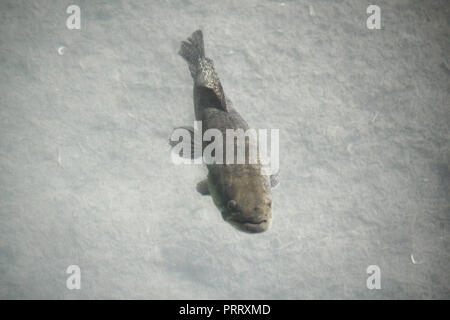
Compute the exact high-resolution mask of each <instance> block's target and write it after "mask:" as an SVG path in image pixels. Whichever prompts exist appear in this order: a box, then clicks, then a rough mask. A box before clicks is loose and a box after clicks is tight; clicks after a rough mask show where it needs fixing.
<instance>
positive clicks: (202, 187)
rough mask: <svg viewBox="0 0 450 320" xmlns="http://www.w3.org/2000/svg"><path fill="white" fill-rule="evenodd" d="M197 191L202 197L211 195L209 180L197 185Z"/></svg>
mask: <svg viewBox="0 0 450 320" xmlns="http://www.w3.org/2000/svg"><path fill="white" fill-rule="evenodd" d="M196 189H197V191H198V193H200V194H201V195H202V196H208V195H210V193H209V187H208V179H205V180H202V181H200V182H199V183H197V187H196Z"/></svg>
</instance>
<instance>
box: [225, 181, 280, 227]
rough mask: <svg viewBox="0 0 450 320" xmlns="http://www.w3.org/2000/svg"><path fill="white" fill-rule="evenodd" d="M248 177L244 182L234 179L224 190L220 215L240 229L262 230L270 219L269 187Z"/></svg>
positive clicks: (270, 201)
mask: <svg viewBox="0 0 450 320" xmlns="http://www.w3.org/2000/svg"><path fill="white" fill-rule="evenodd" d="M248 179H249V178H247V181H246V182H245V183H241V182H239V181H234V183H232V184H231V185H230V186H229V187H228V188H227V189H226V190H225V197H224V199H223V202H222V206H221V208H220V209H221V213H222V217H223V219H224V220H225V221H226V222H228V223H230V224H231V225H232V226H233V227H235V228H236V229H238V230H240V231H243V232H247V233H260V232H264V231H266V230H268V229H269V227H270V223H271V221H272V198H271V194H270V188H268V187H266V186H264V185H262V184H261V183H258V181H248ZM258 179H259V177H256V180H258Z"/></svg>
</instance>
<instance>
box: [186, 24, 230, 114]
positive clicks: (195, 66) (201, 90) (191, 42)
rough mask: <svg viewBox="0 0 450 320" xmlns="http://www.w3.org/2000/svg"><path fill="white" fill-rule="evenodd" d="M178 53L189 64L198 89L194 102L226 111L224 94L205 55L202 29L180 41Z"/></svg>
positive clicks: (211, 62) (195, 87)
mask: <svg viewBox="0 0 450 320" xmlns="http://www.w3.org/2000/svg"><path fill="white" fill-rule="evenodd" d="M178 54H179V55H180V56H182V57H183V58H184V59H185V60H186V61H187V63H188V65H189V71H190V72H191V76H192V78H193V79H194V89H195V90H197V91H198V92H197V94H196V95H195V94H194V95H195V96H197V97H198V99H197V100H198V101H197V103H196V104H207V105H209V106H210V107H211V106H215V107H217V108H219V109H222V110H224V111H228V109H227V103H226V99H225V94H224V92H223V89H222V85H221V84H220V80H219V77H218V76H217V73H216V71H215V70H214V64H213V61H212V60H211V59H208V58H206V56H205V47H204V44H203V34H202V31H201V30H197V31H195V32H194V33H193V34H192V35H191V36H190V37H189V38H188V39H187V41H182V42H181V48H180V51H179V52H178ZM200 100H201V101H200Z"/></svg>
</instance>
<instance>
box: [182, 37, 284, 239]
mask: <svg viewBox="0 0 450 320" xmlns="http://www.w3.org/2000/svg"><path fill="white" fill-rule="evenodd" d="M179 54H180V55H181V56H182V57H183V58H184V59H185V60H186V61H187V63H188V66H189V70H190V72H191V76H192V78H193V80H194V89H193V96H194V111H195V118H196V120H197V121H201V123H202V136H203V133H204V132H205V131H206V130H208V129H217V130H219V131H220V132H221V133H222V136H223V137H224V138H223V139H224V140H223V146H226V139H227V135H226V133H227V129H234V130H236V129H242V130H244V131H246V130H247V129H249V126H248V124H247V122H246V121H245V120H244V119H243V118H242V116H241V115H240V114H239V113H238V112H237V111H236V110H235V109H234V108H233V107H232V105H231V101H230V100H229V99H227V98H226V97H225V93H224V90H223V88H222V85H221V83H220V80H219V77H218V75H217V73H216V71H215V69H214V65H213V61H212V60H211V59H209V58H207V57H206V56H205V49H204V43H203V35H202V32H201V30H197V31H195V32H194V33H193V34H192V35H191V37H189V38H188V40H187V41H183V42H182V43H181V48H180V51H179ZM233 139H234V138H233ZM234 143H235V141H234ZM250 143H251V142H250V141H249V140H246V141H245V149H246V155H245V158H246V162H245V164H237V163H236V162H235V163H232V164H229V163H226V162H225V161H224V162H223V163H221V164H218V163H214V164H207V168H208V177H207V179H206V180H204V181H201V182H200V183H199V184H198V185H197V190H198V191H199V192H200V193H201V194H203V195H211V196H212V199H213V201H214V203H215V205H216V206H217V208H218V209H219V210H220V212H221V213H222V217H223V219H224V220H225V221H227V222H229V223H230V224H231V225H232V226H234V227H235V228H237V229H238V230H241V231H244V232H249V233H259V232H263V231H266V230H267V229H268V228H269V226H270V223H271V220H272V195H271V187H272V185H271V181H272V182H273V181H275V180H276V179H272V180H271V179H270V177H269V176H267V175H264V174H262V172H261V169H262V164H261V161H260V159H259V158H258V159H257V161H256V162H253V163H250V161H249V158H248V153H249V148H250ZM206 145H207V142H203V149H204V148H205V147H206ZM223 154H224V155H225V154H226V151H225V149H224V153H223ZM235 160H236V156H235Z"/></svg>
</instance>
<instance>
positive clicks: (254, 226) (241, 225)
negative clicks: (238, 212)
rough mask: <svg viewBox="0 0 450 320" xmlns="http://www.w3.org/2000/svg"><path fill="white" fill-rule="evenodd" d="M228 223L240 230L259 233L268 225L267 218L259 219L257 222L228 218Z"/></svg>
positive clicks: (267, 227)
mask: <svg viewBox="0 0 450 320" xmlns="http://www.w3.org/2000/svg"><path fill="white" fill-rule="evenodd" d="M230 223H231V224H232V225H233V226H234V227H236V228H237V229H239V230H240V231H243V232H247V233H261V232H264V231H267V229H269V226H270V221H269V220H261V221H259V222H253V221H236V220H230Z"/></svg>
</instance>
